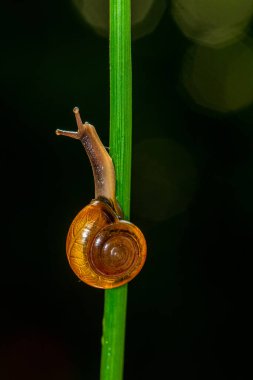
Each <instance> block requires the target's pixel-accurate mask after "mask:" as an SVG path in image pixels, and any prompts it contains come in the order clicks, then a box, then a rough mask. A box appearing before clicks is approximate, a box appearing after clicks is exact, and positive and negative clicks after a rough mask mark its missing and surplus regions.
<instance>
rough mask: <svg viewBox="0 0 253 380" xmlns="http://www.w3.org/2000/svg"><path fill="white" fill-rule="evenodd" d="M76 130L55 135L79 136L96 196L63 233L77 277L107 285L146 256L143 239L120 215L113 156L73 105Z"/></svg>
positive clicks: (121, 279) (119, 281) (127, 276)
mask: <svg viewBox="0 0 253 380" xmlns="http://www.w3.org/2000/svg"><path fill="white" fill-rule="evenodd" d="M74 113H75V115H76V120H77V125H78V132H68V131H61V130H57V131H56V133H57V134H60V135H65V136H69V137H73V138H76V139H79V140H80V141H81V142H82V144H83V146H84V148H85V150H86V152H87V154H88V157H89V159H90V162H91V165H92V169H93V175H94V181H95V199H93V200H92V201H91V202H90V204H89V205H88V206H86V207H84V208H83V209H82V210H81V211H80V212H79V213H78V214H77V216H76V217H75V219H74V220H73V222H72V224H71V226H70V228H69V231H68V235H67V241H66V252H67V258H68V261H69V264H70V267H71V268H72V270H73V271H74V272H75V274H76V275H77V277H78V278H79V279H80V280H82V281H83V282H85V283H86V284H88V285H91V286H93V287H96V288H103V289H110V288H115V287H118V286H121V285H123V284H125V283H127V282H129V281H130V280H131V279H133V278H134V277H135V276H136V275H137V274H138V273H139V272H140V270H141V269H142V267H143V265H144V263H145V260H146V251H147V247H146V241H145V238H144V236H143V234H142V232H141V231H140V229H139V228H138V227H136V226H135V225H134V224H133V223H130V222H128V221H126V220H123V219H122V211H121V208H120V206H119V204H118V202H117V200H116V197H115V174H114V166H113V163H112V160H111V157H110V156H109V154H108V153H107V151H106V150H105V148H104V146H103V144H102V143H101V141H100V139H99V137H98V135H97V133H96V131H95V128H94V127H93V126H92V125H90V124H88V123H85V124H83V123H82V121H81V118H80V114H79V110H78V109H77V108H75V109H74Z"/></svg>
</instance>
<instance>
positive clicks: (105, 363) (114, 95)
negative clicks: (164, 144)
mask: <svg viewBox="0 0 253 380" xmlns="http://www.w3.org/2000/svg"><path fill="white" fill-rule="evenodd" d="M131 144H132V68H131V0H110V155H111V157H112V159H113V162H114V166H115V172H116V196H117V199H118V201H119V203H120V205H121V207H122V211H123V213H124V218H125V219H129V216H130V186H131V150H132V149H131ZM126 308H127V285H123V286H121V287H119V288H115V289H110V290H105V306H104V318H103V338H102V355H101V371H100V380H121V379H122V378H123V369H124V344H125V321H126Z"/></svg>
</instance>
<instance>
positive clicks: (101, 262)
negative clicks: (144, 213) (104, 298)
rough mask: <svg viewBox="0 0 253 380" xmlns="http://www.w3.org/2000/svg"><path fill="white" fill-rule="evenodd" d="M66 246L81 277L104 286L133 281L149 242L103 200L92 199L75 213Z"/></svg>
mask: <svg viewBox="0 0 253 380" xmlns="http://www.w3.org/2000/svg"><path fill="white" fill-rule="evenodd" d="M66 250H67V257H68V261H69V264H70V266H71V268H72V270H73V271H74V272H75V274H76V275H77V276H78V277H79V278H80V280H82V281H83V282H85V283H87V284H89V285H91V286H94V287H97V288H104V289H106V288H114V287H117V286H120V285H123V284H125V283H127V282H128V281H130V280H131V279H132V278H134V277H135V276H136V275H137V274H138V273H139V272H140V270H141V268H142V267H143V265H144V262H145V259H146V242H145V239H144V236H143V234H142V232H141V231H140V230H139V228H137V227H136V226H135V225H133V224H132V223H130V222H127V221H125V220H120V219H119V218H118V216H117V215H116V213H115V212H114V211H113V210H112V208H111V207H110V206H109V205H107V204H106V203H105V202H103V201H101V200H93V201H92V202H91V203H90V204H89V205H88V206H86V207H84V208H83V209H82V210H81V211H80V212H79V214H78V215H77V216H76V217H75V219H74V220H73V222H72V224H71V226H70V229H69V232H68V236H67V244H66Z"/></svg>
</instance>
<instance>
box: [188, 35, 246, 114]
mask: <svg viewBox="0 0 253 380" xmlns="http://www.w3.org/2000/svg"><path fill="white" fill-rule="evenodd" d="M181 80H182V83H183V85H184V87H185V88H186V89H187V91H188V93H189V94H190V96H191V97H192V98H193V99H194V101H195V102H196V103H197V104H199V105H201V106H203V107H206V108H208V109H211V110H215V111H219V112H228V111H237V110H239V109H241V108H244V107H247V106H249V105H250V104H251V103H252V102H253V49H252V44H251V43H250V42H249V41H248V42H247V43H242V42H238V43H236V44H233V45H229V46H227V47H224V48H223V49H212V48H208V47H204V46H194V47H193V48H191V49H189V51H188V53H187V54H186V57H185V60H184V64H183V71H182V76H181Z"/></svg>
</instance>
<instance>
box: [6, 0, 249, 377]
mask: <svg viewBox="0 0 253 380" xmlns="http://www.w3.org/2000/svg"><path fill="white" fill-rule="evenodd" d="M252 14H253V0H241V1H236V0H230V1H227V0H171V1H165V0H156V1H153V0H138V1H137V0H133V4H132V24H133V25H132V30H133V44H132V60H133V163H132V165H133V167H132V173H133V175H132V207H131V219H132V221H133V222H134V223H135V224H137V225H138V226H139V227H140V228H141V229H142V230H143V232H144V234H145V236H146V239H147V243H148V259H147V262H146V264H145V267H144V269H143V271H142V272H141V274H140V275H139V276H138V277H137V278H136V279H135V280H134V281H133V282H131V284H130V285H129V301H128V314H127V336H126V355H125V358H126V362H125V364H126V365H125V379H126V380H130V379H131V380H135V379H136V380H137V379H138V380H139V379H153V378H154V377H155V378H162V379H173V380H175V379H184V378H185V377H186V376H187V377H194V378H195V379H207V380H208V379H222V380H223V379H238V380H241V379H246V378H249V375H248V374H247V369H248V368H247V367H248V354H247V348H246V345H247V343H248V340H249V330H250V317H249V309H250V303H251V293H250V290H249V289H250V287H249V285H250V282H251V281H250V279H251V272H250V271H249V267H250V265H249V263H250V260H249V258H250V255H251V252H252V216H253V201H252V193H253V170H252V169H253V150H252V147H253V42H252V41H253V40H252V36H253V24H252ZM0 20H1V22H0V28H1V60H0V99H1V101H0V107H1V150H0V152H1V194H2V195H1V199H2V207H1V220H2V244H1V246H2V249H1V276H0V281H1V314H0V315H1V317H0V318H1V324H0V326H1V328H0V329H1V343H0V378H1V379H3V380H12V379H17V378H18V379H28V380H30V379H39V380H40V379H49V380H50V379H61V380H65V379H66V380H80V379H87V380H88V379H89V380H93V379H94V380H96V379H98V378H99V365H100V337H101V320H102V314H103V291H102V290H98V289H93V288H90V287H88V286H86V285H84V284H83V283H81V282H79V281H78V279H77V277H75V275H74V274H73V273H72V271H71V269H70V268H69V266H68V264H67V260H66V255H65V238H66V234H67V231H68V228H69V225H70V223H71V221H72V220H73V218H74V217H75V215H76V214H77V212H78V211H79V210H80V209H81V208H82V207H83V206H85V205H86V204H88V203H89V202H90V200H91V199H92V197H93V194H94V188H93V178H92V171H91V168H90V166H89V162H88V159H87V157H86V155H85V153H84V150H83V148H82V146H81V144H80V143H78V142H76V141H72V140H70V139H65V138H60V137H57V136H56V135H55V133H54V131H55V129H56V128H63V129H70V130H74V129H75V128H76V125H75V120H74V115H73V113H72V109H73V107H74V106H79V107H80V110H81V115H82V118H83V119H84V120H88V121H89V122H91V123H92V124H94V125H95V126H96V128H97V131H98V134H99V135H100V137H101V139H102V141H103V143H104V145H105V146H108V143H109V142H108V137H109V66H108V57H109V54H108V53H109V50H108V4H107V1H105V0H96V1H94V0H93V1H89V0H87V1H85V0H72V1H71V0H68V1H67V0H64V1H49V0H44V1H41V2H40V1H37V2H34V1H31V0H16V1H15V0H3V1H1V5H0Z"/></svg>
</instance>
